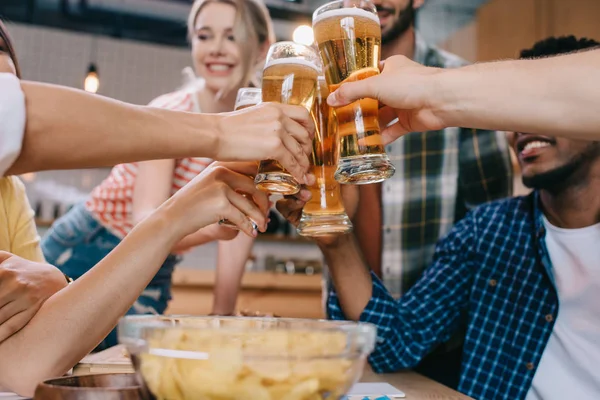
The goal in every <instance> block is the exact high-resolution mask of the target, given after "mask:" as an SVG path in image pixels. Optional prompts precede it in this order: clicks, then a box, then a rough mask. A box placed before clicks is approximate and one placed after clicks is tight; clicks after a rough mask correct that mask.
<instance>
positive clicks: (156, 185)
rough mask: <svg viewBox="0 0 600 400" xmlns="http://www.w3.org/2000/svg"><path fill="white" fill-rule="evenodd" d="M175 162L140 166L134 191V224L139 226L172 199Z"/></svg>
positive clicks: (147, 162) (142, 164) (157, 161)
mask: <svg viewBox="0 0 600 400" xmlns="http://www.w3.org/2000/svg"><path fill="white" fill-rule="evenodd" d="M174 168H175V160H154V161H145V162H141V163H139V164H138V171H137V175H136V178H135V187H134V190H133V215H132V218H133V224H134V225H137V224H138V223H140V222H141V221H142V220H144V218H146V217H147V216H148V215H150V214H152V213H153V212H154V210H156V209H157V208H158V207H159V206H160V205H161V204H162V203H164V202H165V201H166V200H167V199H168V198H169V197H171V186H172V184H173V169H174Z"/></svg>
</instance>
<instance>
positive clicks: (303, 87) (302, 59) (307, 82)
mask: <svg viewBox="0 0 600 400" xmlns="http://www.w3.org/2000/svg"><path fill="white" fill-rule="evenodd" d="M318 75H319V55H318V54H317V53H316V52H315V51H314V50H313V49H311V48H310V47H306V46H304V45H301V44H298V43H293V42H279V43H275V44H273V45H272V46H271V48H270V49H269V53H268V54H267V59H266V64H265V69H264V70H263V81H262V101H263V102H276V103H283V104H292V105H301V106H304V107H305V108H306V109H307V110H308V111H310V110H311V107H312V104H313V101H314V97H315V91H316V86H317V76H318ZM254 182H255V183H256V186H257V187H258V188H259V189H261V190H263V191H265V192H269V193H278V194H282V195H291V194H295V193H298V191H299V190H300V185H299V184H298V182H297V181H296V180H295V179H294V178H293V177H292V175H290V174H289V173H288V172H287V171H286V170H284V169H283V168H282V167H281V165H280V164H279V163H278V162H277V161H275V160H265V161H262V162H261V163H260V166H259V168H258V174H257V175H256V179H255V181H254Z"/></svg>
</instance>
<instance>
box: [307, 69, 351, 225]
mask: <svg viewBox="0 0 600 400" xmlns="http://www.w3.org/2000/svg"><path fill="white" fill-rule="evenodd" d="M328 95H329V89H328V87H327V83H326V82H325V78H324V77H319V81H318V92H317V96H316V98H315V101H314V105H313V109H312V112H311V114H312V116H313V119H314V120H315V127H316V129H315V138H314V139H313V151H312V156H311V172H312V173H313V174H314V175H315V178H316V182H315V184H314V185H312V186H309V187H308V189H309V190H310V192H311V195H312V197H311V199H310V200H309V201H308V202H307V203H306V204H305V205H304V209H303V210H302V217H301V218H300V224H299V225H298V234H300V235H302V236H313V237H314V236H326V235H332V234H344V233H348V232H351V231H352V222H350V218H348V215H346V211H345V210H344V202H343V201H342V194H341V191H340V184H339V183H338V182H337V181H336V180H335V177H334V175H335V170H336V168H337V165H338V158H339V141H338V138H337V123H336V120H335V116H334V115H333V112H334V111H333V110H332V109H330V108H329V106H328V105H327V96H328Z"/></svg>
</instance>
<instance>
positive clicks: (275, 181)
mask: <svg viewBox="0 0 600 400" xmlns="http://www.w3.org/2000/svg"><path fill="white" fill-rule="evenodd" d="M254 184H255V185H256V187H257V188H258V189H259V190H262V191H263V192H267V193H273V194H281V195H283V196H289V195H292V194H296V193H298V192H299V191H300V185H299V184H298V182H296V180H295V179H294V177H293V176H291V175H288V174H283V173H280V172H265V173H260V174H258V175H256V178H254Z"/></svg>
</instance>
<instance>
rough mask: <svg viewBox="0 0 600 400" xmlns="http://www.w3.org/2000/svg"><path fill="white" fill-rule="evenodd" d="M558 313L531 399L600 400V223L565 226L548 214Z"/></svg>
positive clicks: (545, 220) (550, 250)
mask: <svg viewBox="0 0 600 400" xmlns="http://www.w3.org/2000/svg"><path fill="white" fill-rule="evenodd" d="M544 226H545V227H546V246H547V247H548V253H549V255H550V260H551V261H552V268H553V273H554V280H555V282H556V288H557V290H558V301H559V308H558V317H557V319H556V322H555V325H554V329H553V331H552V335H551V336H550V340H549V341H548V344H547V346H546V349H545V350H544V354H543V355H542V359H541V361H540V365H539V366H538V369H537V371H536V373H535V376H534V377H533V384H532V387H531V389H530V390H529V393H528V394H527V400H559V399H560V400H565V399H577V400H598V399H600V224H596V225H592V226H588V227H586V228H581V229H561V228H558V227H556V226H553V225H552V224H550V222H549V221H548V220H547V219H546V218H544Z"/></svg>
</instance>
